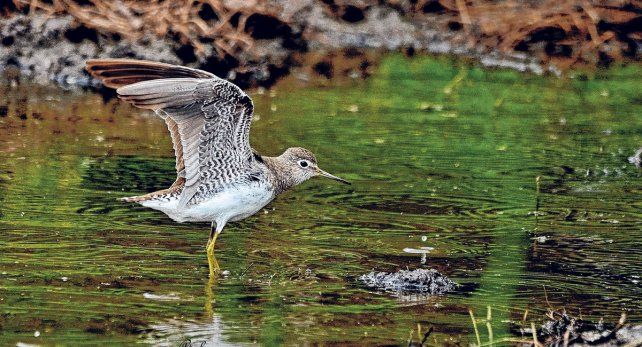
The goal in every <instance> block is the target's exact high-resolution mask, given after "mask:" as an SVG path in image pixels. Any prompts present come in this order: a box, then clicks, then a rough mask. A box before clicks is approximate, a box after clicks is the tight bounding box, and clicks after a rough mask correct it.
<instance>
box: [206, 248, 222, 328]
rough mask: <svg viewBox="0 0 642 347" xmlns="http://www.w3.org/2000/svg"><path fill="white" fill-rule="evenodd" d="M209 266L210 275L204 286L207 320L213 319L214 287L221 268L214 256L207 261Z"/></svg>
mask: <svg viewBox="0 0 642 347" xmlns="http://www.w3.org/2000/svg"><path fill="white" fill-rule="evenodd" d="M209 260H210V261H211V264H210V273H209V278H208V280H207V283H206V284H205V314H206V316H207V317H208V318H211V317H214V308H213V303H214V287H216V283H217V280H218V276H219V275H220V273H221V267H220V266H219V265H218V261H217V260H216V256H215V255H214V254H212V257H211V258H210V259H209ZM212 265H214V268H215V269H216V270H215V271H212Z"/></svg>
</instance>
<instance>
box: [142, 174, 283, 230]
mask: <svg viewBox="0 0 642 347" xmlns="http://www.w3.org/2000/svg"><path fill="white" fill-rule="evenodd" d="M273 198H274V194H273V192H272V190H270V189H268V187H267V186H265V185H263V184H258V183H255V184H251V185H240V186H235V187H230V188H227V189H225V190H223V191H221V192H219V193H217V194H216V195H214V196H213V197H212V198H211V199H208V200H205V201H202V202H200V203H198V204H195V205H190V206H188V207H187V208H185V209H180V210H179V209H177V208H178V199H174V200H170V201H166V202H162V201H145V202H142V203H141V205H143V206H145V207H149V208H153V209H155V210H159V211H162V212H164V213H165V214H167V215H168V216H169V217H170V218H171V219H173V220H174V221H176V222H179V223H181V222H212V221H214V222H217V223H225V222H227V221H238V220H241V219H244V218H247V217H249V216H251V215H253V214H255V213H256V212H258V211H259V210H260V209H261V208H263V207H264V206H265V205H267V204H268V203H269V202H270V201H272V199H273Z"/></svg>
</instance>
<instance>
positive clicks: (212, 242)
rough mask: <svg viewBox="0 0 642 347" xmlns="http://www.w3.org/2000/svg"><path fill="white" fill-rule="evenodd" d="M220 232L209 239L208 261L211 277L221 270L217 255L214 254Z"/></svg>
mask: <svg viewBox="0 0 642 347" xmlns="http://www.w3.org/2000/svg"><path fill="white" fill-rule="evenodd" d="M217 237H218V233H214V236H213V237H212V238H210V239H209V240H208V241H207V248H206V249H207V263H208V264H209V266H210V277H213V276H214V275H216V273H217V272H218V271H219V270H220V268H219V266H218V262H217V261H216V257H215V256H214V246H215V245H216V238H217Z"/></svg>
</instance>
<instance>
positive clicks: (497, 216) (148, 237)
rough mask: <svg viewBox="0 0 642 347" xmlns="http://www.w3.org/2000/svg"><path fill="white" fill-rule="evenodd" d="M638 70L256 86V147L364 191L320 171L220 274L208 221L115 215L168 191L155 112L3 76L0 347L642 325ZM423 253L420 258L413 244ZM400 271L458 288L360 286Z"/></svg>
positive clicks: (497, 333)
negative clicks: (298, 151)
mask: <svg viewBox="0 0 642 347" xmlns="http://www.w3.org/2000/svg"><path fill="white" fill-rule="evenodd" d="M641 77H642V70H640V68H639V67H625V68H621V67H616V68H613V69H611V70H609V71H607V72H598V73H596V74H594V75H591V76H588V77H586V76H583V75H581V74H578V75H576V76H575V77H574V78H556V77H537V76H532V75H525V74H520V73H517V72H513V71H488V70H482V69H480V68H477V67H474V66H472V65H469V64H466V63H462V62H459V61H453V60H450V59H447V58H438V59H436V58H429V57H423V58H414V59H412V60H407V59H405V58H403V57H401V56H390V57H387V58H385V59H384V60H383V62H382V63H381V66H380V67H379V69H378V71H377V72H376V73H375V74H374V75H373V76H372V77H371V78H369V79H368V80H366V81H354V82H347V83H346V82H344V83H341V84H338V85H332V84H330V85H326V86H323V87H309V86H308V87H306V86H304V85H301V84H300V82H298V81H296V80H294V79H292V80H289V81H284V82H283V83H281V84H280V85H277V87H276V88H274V90H273V91H266V92H264V93H259V92H258V91H255V92H253V93H252V97H253V99H254V101H255V105H256V114H257V117H256V121H255V122H254V123H253V126H252V143H253V146H254V148H255V149H257V150H258V151H260V152H262V153H265V154H270V155H273V154H279V153H281V152H282V151H283V150H284V149H285V148H287V147H291V146H303V147H306V148H309V149H311V150H313V151H314V152H315V153H316V154H317V157H318V159H319V163H320V166H321V167H322V168H324V169H326V170H327V171H329V172H332V173H334V174H337V175H339V176H341V177H344V178H346V179H349V180H351V181H352V182H353V185H352V186H349V187H348V186H344V185H340V184H335V182H333V181H329V180H322V179H315V180H312V181H310V182H308V183H306V184H304V185H302V186H299V187H297V188H296V189H295V190H293V191H292V192H289V193H287V194H286V195H284V196H281V197H279V198H278V199H277V200H276V201H275V202H273V203H272V204H270V205H269V206H268V207H267V208H266V209H265V210H263V211H261V212H260V213H258V214H257V215H256V216H253V217H251V218H249V219H247V220H245V221H243V222H240V223H233V224H229V225H228V226H227V228H226V229H225V231H224V232H223V234H222V235H221V237H220V238H219V241H218V242H217V259H218V262H219V264H220V266H221V268H222V269H223V270H226V271H228V272H226V273H227V275H226V276H221V277H219V278H217V279H215V280H214V281H209V280H208V271H207V260H206V255H205V243H206V239H207V233H208V225H206V224H176V223H174V222H172V221H171V220H169V219H168V218H167V217H165V216H164V215H163V214H161V213H160V212H156V211H152V210H148V209H145V208H143V207H140V206H135V205H130V204H126V203H121V202H118V201H116V198H117V197H121V196H128V195H132V194H138V193H144V192H148V191H153V190H158V189H163V188H166V187H168V186H169V185H170V184H171V183H172V182H173V180H174V160H173V151H172V147H171V143H170V140H169V136H167V134H166V129H165V125H164V123H163V122H162V121H161V120H159V119H156V118H154V117H152V116H150V115H149V114H145V113H144V112H141V111H140V110H135V109H133V108H130V107H129V106H127V105H124V104H123V103H121V102H119V101H118V100H116V99H108V98H103V97H101V96H99V95H96V94H93V93H91V92H80V91H63V90H60V89H58V88H56V87H42V86H36V85H29V84H22V85H18V86H14V87H11V86H9V85H7V84H4V85H2V86H1V87H0V344H2V345H15V344H16V343H18V342H22V343H35V344H41V345H79V344H104V343H122V344H131V343H134V342H142V343H150V344H162V343H165V344H166V345H169V346H177V345H178V344H179V343H180V342H181V341H184V340H185V339H187V338H189V339H191V341H192V342H198V341H204V340H207V341H208V344H207V345H208V346H212V345H225V344H231V345H236V344H241V345H242V344H250V343H259V344H262V345H279V344H286V345H297V344H298V345H316V344H318V345H329V344H349V345H350V344H352V345H362V344H378V345H381V344H392V345H407V344H408V341H409V340H412V341H414V342H417V341H418V338H417V336H418V331H417V330H418V329H420V330H421V333H423V332H424V331H427V330H428V328H429V327H431V326H432V327H433V333H432V335H431V336H430V338H429V339H428V344H430V345H441V344H444V343H447V342H460V343H461V344H464V345H467V344H468V343H475V341H476V337H475V334H474V332H473V326H472V322H471V318H470V315H469V310H472V311H473V312H474V314H475V316H476V317H477V319H478V321H479V322H478V328H479V330H480V334H481V339H482V342H486V341H487V340H488V338H489V334H488V332H487V324H486V322H485V321H484V319H485V317H486V314H487V307H489V306H490V307H491V309H492V317H491V320H490V326H491V327H492V330H493V338H494V339H495V340H498V339H502V338H507V337H511V338H520V335H519V333H518V332H517V331H516V330H515V328H514V326H516V325H517V326H519V325H520V324H524V323H525V324H526V325H528V326H530V322H531V321H532V322H536V323H539V322H541V319H542V318H543V317H544V313H545V312H546V310H547V309H548V308H549V307H552V308H566V310H567V311H568V312H569V313H571V314H574V315H580V314H581V315H582V317H584V318H587V319H593V320H598V319H600V318H602V317H603V318H604V320H605V321H613V322H615V321H617V319H618V318H619V317H620V314H621V313H622V312H625V313H626V314H627V315H628V320H629V321H630V322H642V282H641V281H642V278H640V276H642V251H641V248H642V241H640V240H641V238H642V219H641V218H642V172H641V171H640V170H638V169H637V168H635V166H633V165H632V164H629V163H628V162H627V157H628V156H631V155H632V154H633V153H634V152H635V150H636V149H637V148H639V147H640V146H641V145H642V92H641V90H642V82H641ZM536 177H540V192H539V194H538V193H537V185H536ZM420 247H433V248H434V250H432V251H431V253H429V254H427V255H426V257H425V260H424V261H422V259H421V258H422V257H421V255H418V254H413V253H408V252H406V251H404V249H406V248H412V249H419V248H420ZM406 268H408V269H416V268H435V269H437V270H439V271H441V272H442V273H444V274H445V275H447V276H449V277H451V278H452V279H453V280H455V281H456V282H457V283H459V284H460V285H461V286H460V288H459V290H458V291H457V292H455V293H452V294H448V295H444V296H435V297H427V296H411V295H401V296H399V295H394V294H390V293H379V292H373V291H370V290H367V289H364V288H363V287H362V286H361V285H360V284H359V282H358V280H357V278H358V276H360V275H361V274H364V273H367V272H369V271H371V270H373V269H375V270H378V271H396V270H399V269H406ZM526 310H528V314H527V315H526V319H525V320H524V313H525V312H526ZM421 333H420V334H421ZM35 335H39V336H35ZM526 338H528V337H526Z"/></svg>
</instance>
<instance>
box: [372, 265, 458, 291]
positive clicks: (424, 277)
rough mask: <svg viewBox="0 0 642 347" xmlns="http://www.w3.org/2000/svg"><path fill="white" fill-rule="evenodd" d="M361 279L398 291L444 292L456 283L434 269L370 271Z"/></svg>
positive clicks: (382, 288)
mask: <svg viewBox="0 0 642 347" xmlns="http://www.w3.org/2000/svg"><path fill="white" fill-rule="evenodd" d="M359 279H360V280H361V281H362V282H363V283H364V284H365V285H366V286H367V287H368V288H373V289H377V290H383V291H389V292H397V293H403V294H408V293H422V294H432V295H435V294H444V293H446V292H451V291H453V290H455V288H456V284H455V282H453V281H451V280H450V279H449V278H448V277H446V276H444V275H442V274H441V273H439V272H438V271H437V270H434V269H429V270H426V269H416V270H400V271H397V272H394V273H387V272H375V271H373V272H370V273H369V274H365V275H363V276H361V277H359Z"/></svg>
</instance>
